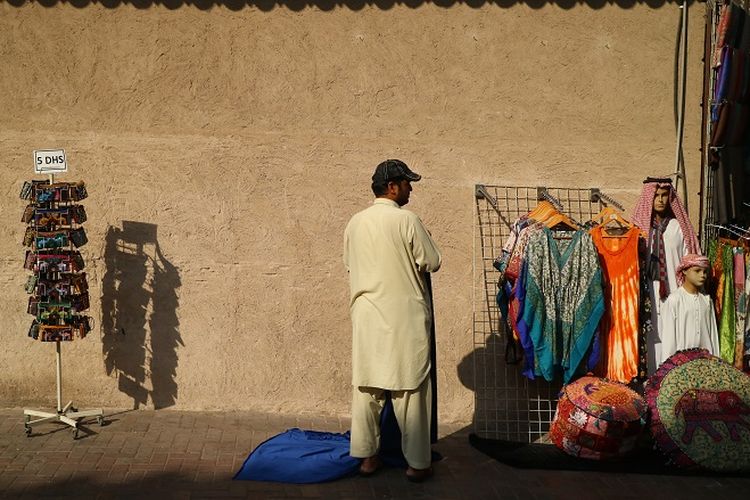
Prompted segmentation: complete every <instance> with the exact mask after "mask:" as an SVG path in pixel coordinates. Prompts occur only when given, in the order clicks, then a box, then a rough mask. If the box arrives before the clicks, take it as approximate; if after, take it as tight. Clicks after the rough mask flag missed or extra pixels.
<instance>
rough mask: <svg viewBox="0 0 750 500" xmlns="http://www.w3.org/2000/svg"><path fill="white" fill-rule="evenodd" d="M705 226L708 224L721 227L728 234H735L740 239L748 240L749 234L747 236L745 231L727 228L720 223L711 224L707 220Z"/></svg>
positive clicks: (749, 238) (749, 239)
mask: <svg viewBox="0 0 750 500" xmlns="http://www.w3.org/2000/svg"><path fill="white" fill-rule="evenodd" d="M706 226H708V227H715V228H717V229H723V230H724V231H726V232H728V233H730V234H733V235H734V236H736V237H738V238H740V239H743V240H747V241H750V236H747V233H745V234H742V233H738V232H737V231H735V230H734V229H731V228H728V227H726V226H722V225H721V224H711V223H710V222H707V223H706Z"/></svg>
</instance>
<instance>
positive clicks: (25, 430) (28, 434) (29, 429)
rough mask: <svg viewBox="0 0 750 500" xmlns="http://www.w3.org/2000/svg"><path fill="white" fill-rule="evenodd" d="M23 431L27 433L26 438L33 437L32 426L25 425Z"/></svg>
mask: <svg viewBox="0 0 750 500" xmlns="http://www.w3.org/2000/svg"><path fill="white" fill-rule="evenodd" d="M23 431H24V432H25V433H26V437H29V436H31V426H30V425H24V426H23Z"/></svg>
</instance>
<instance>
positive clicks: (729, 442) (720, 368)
mask: <svg viewBox="0 0 750 500" xmlns="http://www.w3.org/2000/svg"><path fill="white" fill-rule="evenodd" d="M646 399H647V401H648V404H649V407H650V408H651V425H650V428H651V433H652V434H653V436H654V439H655V440H656V444H657V446H658V448H659V449H660V450H661V451H662V452H663V453H664V454H665V455H666V456H667V457H668V458H669V460H670V462H671V463H673V464H675V465H678V466H681V467H685V468H705V469H709V470H713V471H721V472H729V471H741V470H750V376H748V375H746V374H744V373H742V372H741V371H739V370H737V369H736V368H734V367H733V366H732V365H730V364H728V363H726V362H724V361H722V360H721V359H719V358H717V357H715V356H712V355H711V354H709V352H708V351H707V350H705V349H687V350H684V351H678V352H676V353H675V354H673V355H672V356H671V357H669V358H668V359H667V360H666V361H665V362H664V363H663V364H662V365H661V366H660V367H659V369H658V370H657V371H656V373H654V374H653V375H652V376H651V377H650V378H649V380H648V385H647V386H646Z"/></svg>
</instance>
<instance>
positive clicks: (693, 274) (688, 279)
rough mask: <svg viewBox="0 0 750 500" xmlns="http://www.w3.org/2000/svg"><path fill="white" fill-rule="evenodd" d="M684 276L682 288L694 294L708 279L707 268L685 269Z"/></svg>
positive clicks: (694, 267) (693, 267)
mask: <svg viewBox="0 0 750 500" xmlns="http://www.w3.org/2000/svg"><path fill="white" fill-rule="evenodd" d="M684 274H685V283H683V284H682V287H683V288H684V289H685V291H687V292H688V293H692V294H696V293H698V292H699V291H700V290H701V289H702V288H703V285H704V284H705V283H706V279H707V278H708V268H705V267H701V266H692V267H688V268H687V269H685V271H684Z"/></svg>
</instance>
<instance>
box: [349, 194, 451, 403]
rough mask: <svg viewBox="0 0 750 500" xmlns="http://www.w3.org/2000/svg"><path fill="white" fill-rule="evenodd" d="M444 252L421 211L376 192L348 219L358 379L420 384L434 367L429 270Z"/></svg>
mask: <svg viewBox="0 0 750 500" xmlns="http://www.w3.org/2000/svg"><path fill="white" fill-rule="evenodd" d="M441 261H442V258H441V256H440V251H439V250H438V248H437V246H436V245H435V242H434V241H433V240H432V238H431V237H430V235H429V233H428V232H427V229H425V227H424V225H423V224H422V221H421V220H420V219H419V217H418V216H417V215H416V214H414V213H412V212H410V211H408V210H405V209H402V208H400V207H399V206H398V204H397V203H396V202H394V201H391V200H389V199H386V198H376V199H375V201H374V202H373V205H372V206H371V207H369V208H367V209H365V210H363V211H361V212H359V213H358V214H355V215H354V217H352V219H351V220H350V221H349V224H348V225H347V226H346V231H345V232H344V264H345V265H346V268H347V270H348V271H349V285H350V289H351V302H350V310H351V316H352V331H353V336H352V384H353V385H354V386H355V387H360V386H366V387H378V388H381V389H389V390H414V389H416V388H417V387H419V385H420V383H421V382H422V381H423V380H424V378H425V377H426V376H428V374H429V371H430V342H429V340H430V338H429V337H430V323H431V320H432V311H430V305H429V304H430V298H429V295H428V291H427V288H426V284H425V278H424V275H423V273H429V272H434V271H437V270H438V269H439V268H440V264H441Z"/></svg>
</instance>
